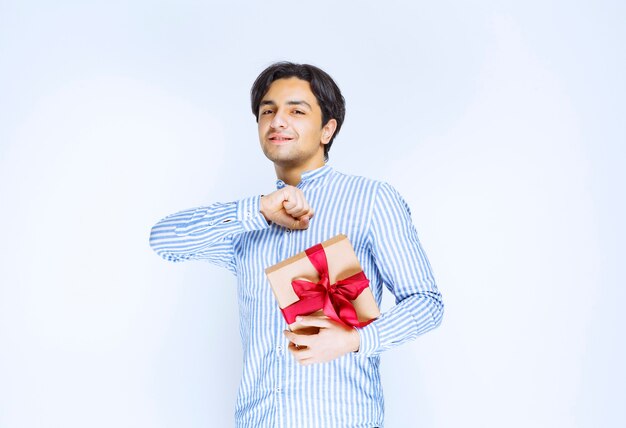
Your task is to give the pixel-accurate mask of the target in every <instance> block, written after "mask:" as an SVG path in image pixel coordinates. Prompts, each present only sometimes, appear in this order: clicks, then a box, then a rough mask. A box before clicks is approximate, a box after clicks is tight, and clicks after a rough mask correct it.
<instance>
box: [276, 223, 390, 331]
mask: <svg viewBox="0 0 626 428" xmlns="http://www.w3.org/2000/svg"><path fill="white" fill-rule="evenodd" d="M265 273H266V275H267V277H268V279H269V282H270V285H271V287H272V290H273V292H274V295H275V296H276V300H277V301H278V306H279V307H280V309H281V311H282V312H283V315H284V317H285V320H286V321H287V324H289V329H290V330H291V331H298V333H308V334H315V333H317V331H318V329H317V328H311V327H303V326H301V325H299V324H298V323H297V322H296V321H295V318H296V316H297V315H310V314H314V315H322V314H323V315H325V316H327V317H328V318H330V319H333V320H335V321H337V322H340V323H342V324H344V325H346V326H352V327H363V326H365V325H367V324H368V323H370V322H371V321H373V320H374V319H375V318H377V317H378V316H379V315H380V310H379V309H378V305H377V304H376V301H375V300H374V296H373V295H372V291H371V290H370V288H369V280H368V279H367V277H366V276H365V274H364V273H363V270H362V269H361V265H360V264H359V261H358V259H357V257H356V255H355V253H354V249H353V248H352V244H350V241H349V240H348V237H347V236H345V235H337V236H335V237H334V238H331V239H329V240H327V241H324V242H322V243H321V244H317V245H314V246H313V247H311V248H308V249H307V250H305V251H303V252H301V253H298V254H296V255H295V256H293V257H290V258H288V259H286V260H283V261H282V262H280V263H278V264H275V265H274V266H270V267H268V268H267V269H265Z"/></svg>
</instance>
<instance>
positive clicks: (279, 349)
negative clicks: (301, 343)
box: [276, 345, 283, 354]
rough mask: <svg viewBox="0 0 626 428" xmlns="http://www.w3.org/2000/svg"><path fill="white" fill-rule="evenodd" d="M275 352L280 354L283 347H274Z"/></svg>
mask: <svg viewBox="0 0 626 428" xmlns="http://www.w3.org/2000/svg"><path fill="white" fill-rule="evenodd" d="M276 351H277V352H278V353H279V354H280V353H281V352H283V347H282V346H281V345H278V346H277V347H276Z"/></svg>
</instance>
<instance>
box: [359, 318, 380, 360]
mask: <svg viewBox="0 0 626 428" xmlns="http://www.w3.org/2000/svg"><path fill="white" fill-rule="evenodd" d="M375 322H376V321H372V322H371V323H369V324H368V325H366V326H365V327H361V328H357V329H356V331H358V332H359V338H360V341H361V342H360V344H359V350H358V351H357V354H358V355H362V356H364V357H371V356H372V355H375V354H377V353H378V352H377V351H378V348H379V347H380V337H379V333H378V328H376V325H375Z"/></svg>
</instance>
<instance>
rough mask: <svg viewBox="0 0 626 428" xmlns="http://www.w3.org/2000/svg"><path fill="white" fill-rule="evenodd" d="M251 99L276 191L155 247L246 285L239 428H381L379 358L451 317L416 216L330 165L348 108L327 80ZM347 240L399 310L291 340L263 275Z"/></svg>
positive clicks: (262, 88) (307, 71)
mask: <svg viewBox="0 0 626 428" xmlns="http://www.w3.org/2000/svg"><path fill="white" fill-rule="evenodd" d="M251 98H252V111H253V113H254V115H255V116H256V118H257V122H258V131H259V140H260V143H261V148H262V149H263V152H264V153H265V156H266V157H267V158H268V159H269V160H271V161H272V162H273V164H274V169H275V171H276V176H277V178H278V181H277V185H276V187H277V190H275V191H273V192H271V193H268V194H267V195H265V196H259V195H256V196H251V197H248V198H245V199H242V200H239V201H234V202H229V203H214V204H212V205H209V206H205V207H199V208H195V209H190V210H186V211H181V212H179V213H176V214H172V215H170V216H168V217H166V218H164V219H163V220H161V221H160V222H159V223H157V224H156V225H155V226H154V227H153V229H152V233H151V236H150V243H151V245H152V248H153V249H154V250H155V251H156V252H157V254H159V255H160V256H161V257H163V258H165V259H166V260H170V261H183V260H191V259H195V260H208V261H210V262H212V263H214V264H217V265H220V266H223V267H226V268H227V269H229V270H230V271H231V272H233V273H234V274H235V275H236V276H237V280H238V294H239V305H240V331H241V337H242V342H243V355H244V364H243V377H242V380H241V385H240V388H239V394H238V398H237V405H236V411H235V417H236V422H237V426H241V427H272V428H273V427H286V428H291V427H312V428H323V427H333V428H336V427H368V428H371V427H379V426H382V425H383V395H382V390H381V385H380V378H379V370H378V366H379V358H380V357H379V355H380V354H381V353H382V352H383V351H385V350H387V349H389V348H392V347H395V346H397V345H399V344H401V343H404V342H406V341H407V340H410V339H413V338H415V337H416V336H418V335H420V334H422V333H425V332H427V331H429V330H431V329H433V328H435V327H437V326H438V325H439V324H440V322H441V318H442V315H443V303H442V301H441V295H440V293H439V292H438V290H437V287H436V285H435V282H434V280H433V276H432V274H431V269H430V265H429V263H428V260H427V259H426V255H425V254H424V252H423V250H422V248H421V245H420V242H419V240H418V238H417V233H416V231H415V228H414V227H413V225H412V222H411V218H410V212H409V208H408V206H407V204H406V202H404V200H403V199H402V197H401V196H400V195H399V194H398V192H397V191H396V190H395V189H394V188H392V187H391V186H390V185H388V184H386V183H384V182H380V181H374V180H371V179H367V178H364V177H357V176H349V175H345V174H342V173H340V172H337V171H335V170H334V169H332V168H331V167H330V166H329V165H326V164H325V162H326V161H327V160H328V151H329V150H330V147H331V145H332V143H333V140H334V138H335V137H336V135H337V133H338V132H339V130H340V129H341V125H342V123H343V119H344V114H345V102H344V99H343V96H342V95H341V92H340V90H339V88H338V87H337V85H336V84H335V82H334V81H333V80H332V78H331V77H330V76H329V75H328V74H326V73H325V72H324V71H322V70H320V69H319V68H317V67H314V66H311V65H306V64H304V65H301V64H292V63H286V62H284V63H277V64H274V65H272V66H270V67H268V68H267V69H266V70H264V71H263V72H262V73H261V74H260V75H259V77H258V78H257V79H256V81H255V82H254V85H253V87H252V91H251ZM338 233H344V234H346V235H347V236H348V238H349V239H350V241H351V243H352V245H353V247H354V250H355V253H356V255H357V257H358V259H359V261H360V263H361V266H362V268H363V271H364V272H365V274H366V276H367V277H368V278H369V280H370V287H371V290H372V292H373V294H374V297H375V299H376V301H377V302H378V303H379V304H380V301H381V297H382V289H383V287H382V286H383V284H385V286H386V287H387V288H388V289H389V290H390V291H391V292H392V293H393V294H394V295H395V298H396V305H395V306H394V307H393V308H392V309H391V310H389V311H387V312H385V313H383V314H382V315H381V316H380V317H379V318H378V319H376V320H375V321H373V322H372V323H370V324H369V325H367V326H365V327H363V328H348V327H346V326H344V325H343V324H339V323H336V322H334V321H332V320H330V319H328V318H324V317H317V316H303V317H301V320H300V323H301V324H303V325H305V326H314V327H319V329H320V330H319V333H318V334H315V335H311V336H306V335H301V334H296V333H293V332H290V331H287V330H286V327H287V325H286V323H285V320H284V319H283V315H282V313H281V312H280V310H279V307H278V304H277V303H276V301H275V299H274V295H273V294H272V291H271V288H270V285H269V283H268V281H267V279H266V276H265V272H264V270H265V268H267V267H269V266H271V265H274V264H276V263H278V262H279V261H281V260H284V259H286V258H288V257H290V256H293V255H294V254H296V253H298V252H301V251H304V250H305V249H307V248H309V247H311V246H313V245H315V244H317V243H319V242H322V241H324V240H326V239H329V238H331V237H333V236H335V235H337V234H338ZM286 351H288V352H286Z"/></svg>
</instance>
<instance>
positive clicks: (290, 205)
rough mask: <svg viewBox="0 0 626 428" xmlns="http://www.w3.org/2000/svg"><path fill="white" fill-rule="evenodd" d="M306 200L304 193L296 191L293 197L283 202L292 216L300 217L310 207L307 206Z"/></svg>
mask: <svg viewBox="0 0 626 428" xmlns="http://www.w3.org/2000/svg"><path fill="white" fill-rule="evenodd" d="M305 205H307V204H306V202H305V200H304V195H301V194H299V193H295V194H293V195H292V197H291V198H290V199H289V200H288V201H285V202H284V203H283V207H284V208H285V211H286V212H287V214H289V215H290V216H292V217H295V218H297V217H300V216H301V215H303V214H305V213H306V212H308V208H305Z"/></svg>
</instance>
